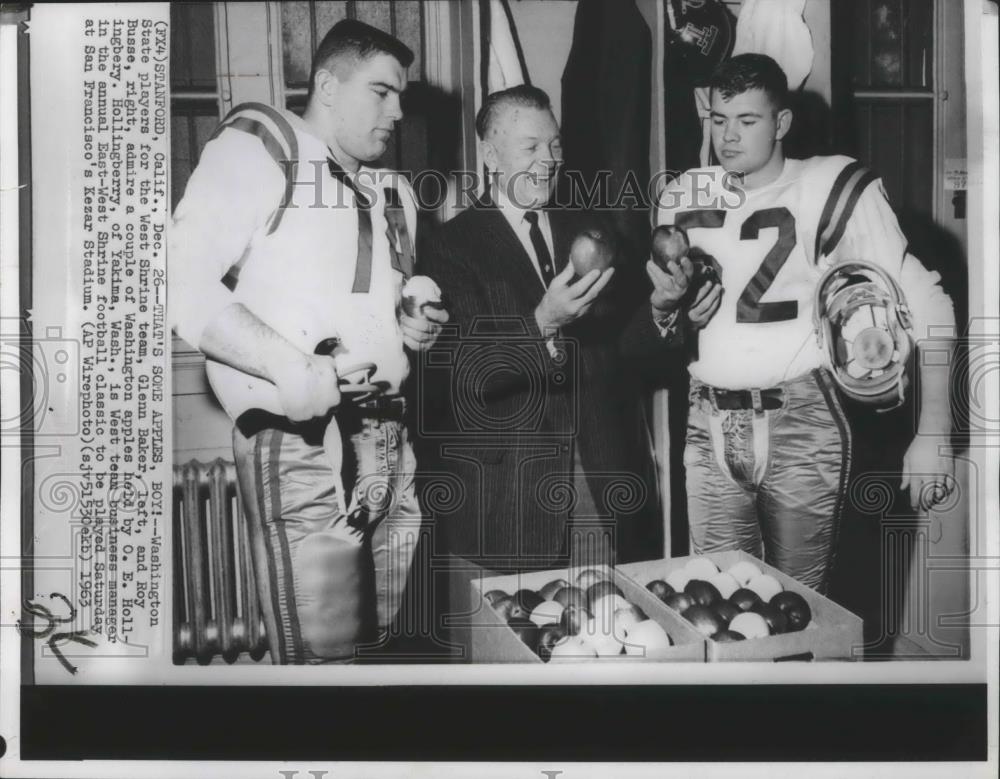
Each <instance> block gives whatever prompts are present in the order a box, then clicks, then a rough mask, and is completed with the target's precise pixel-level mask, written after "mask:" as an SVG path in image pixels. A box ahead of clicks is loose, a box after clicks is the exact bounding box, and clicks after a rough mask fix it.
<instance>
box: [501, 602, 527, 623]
mask: <svg viewBox="0 0 1000 779" xmlns="http://www.w3.org/2000/svg"><path fill="white" fill-rule="evenodd" d="M510 604H511V605H510V612H509V615H508V617H507V621H508V622H510V620H512V619H514V618H515V617H518V618H520V619H527V620H530V619H531V611H532V610H531V609H527V608H525V607H524V604H523V603H519V602H518V601H517V600H516V599H515V598H511V599H510Z"/></svg>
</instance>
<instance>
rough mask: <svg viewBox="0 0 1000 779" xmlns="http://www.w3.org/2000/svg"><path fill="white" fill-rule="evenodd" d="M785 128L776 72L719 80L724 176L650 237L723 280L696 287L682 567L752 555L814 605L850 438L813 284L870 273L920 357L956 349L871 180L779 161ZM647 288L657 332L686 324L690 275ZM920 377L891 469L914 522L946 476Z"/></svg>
mask: <svg viewBox="0 0 1000 779" xmlns="http://www.w3.org/2000/svg"><path fill="white" fill-rule="evenodd" d="M791 123H792V114H791V111H790V110H789V108H788V85H787V81H786V78H785V74H784V73H783V71H782V70H781V68H780V67H779V66H778V65H777V63H775V62H774V60H772V59H771V58H770V57H767V56H764V55H760V54H743V55H739V56H736V57H733V58H731V59H730V60H728V61H727V62H725V63H724V64H723V65H722V66H720V68H719V69H718V70H717V71H716V73H715V74H714V76H713V78H712V80H711V124H712V145H713V149H714V151H715V155H716V157H717V158H718V160H719V161H720V165H718V166H714V167H709V168H703V169H698V170H691V171H688V172H687V173H685V174H684V175H683V176H681V177H679V178H678V179H676V180H675V181H674V182H673V183H672V184H671V185H669V186H668V187H667V188H666V189H664V191H663V192H662V193H661V196H660V198H659V201H658V204H657V205H658V208H657V224H658V225H674V226H676V227H679V228H681V229H682V230H684V231H685V232H686V234H687V238H688V241H689V242H690V246H691V249H692V252H691V254H692V257H693V256H695V250H696V249H697V250H698V252H697V255H698V256H699V257H701V258H703V259H704V261H706V262H708V263H709V264H711V265H712V266H713V267H714V270H715V272H716V274H717V277H718V279H719V280H720V281H719V282H716V281H715V280H714V279H715V277H716V276H715V274H707V275H706V276H704V278H708V279H709V280H708V281H705V282H704V283H703V284H702V288H701V289H699V290H698V293H697V295H696V296H695V301H694V303H693V304H690V305H691V307H690V312H689V314H688V316H689V318H690V319H691V322H692V324H693V325H694V327H695V328H696V329H697V330H698V339H697V354H696V356H695V357H694V358H693V361H692V363H691V365H690V372H691V391H690V416H689V423H688V430H687V446H686V449H685V454H684V463H685V466H686V468H687V491H688V516H689V520H690V528H691V537H692V545H693V551H694V552H697V553H702V552H706V551H712V550H722V549H734V548H739V549H743V550H745V551H747V552H749V553H751V554H754V555H757V556H761V553H762V552H763V556H764V559H765V560H767V561H768V562H769V563H771V564H773V565H775V566H776V567H777V568H779V569H780V570H782V571H784V572H785V573H787V574H789V575H791V576H793V577H794V578H796V579H798V580H799V581H801V582H802V583H804V584H806V585H808V586H810V587H813V588H815V589H817V590H819V591H821V592H822V591H824V590H825V588H826V585H827V575H828V572H829V570H830V563H831V558H832V554H833V549H834V542H835V538H836V533H837V527H838V524H839V521H840V517H841V514H842V512H843V509H844V503H845V499H846V497H847V495H846V493H847V486H848V476H849V473H850V465H851V463H850V457H851V438H850V436H851V433H850V429H849V427H848V424H847V419H846V417H845V415H844V412H843V409H842V407H841V403H840V401H839V399H838V395H837V392H835V389H834V386H835V385H834V382H833V381H832V376H831V368H833V369H836V368H837V367H838V366H836V365H834V364H833V362H835V361H832V360H831V359H830V357H829V355H828V354H827V353H825V352H824V350H823V349H822V348H821V347H820V344H819V343H818V341H817V338H816V335H815V333H814V325H813V306H814V295H815V292H816V288H817V284H818V282H819V280H820V278H821V277H822V276H823V273H824V271H825V270H827V269H828V268H829V267H831V266H832V265H837V264H841V263H846V262H851V261H862V262H867V263H871V264H875V265H877V266H878V267H880V268H882V269H883V270H884V271H886V273H887V274H888V276H889V277H890V278H891V279H893V280H894V281H895V282H896V283H897V284H898V285H899V287H900V288H901V290H902V292H903V294H904V296H905V298H906V301H907V302H908V304H909V308H910V310H911V313H912V324H913V339H914V341H916V342H919V341H920V340H921V339H925V338H928V337H929V336H931V335H932V332H931V328H934V333H933V334H934V335H937V334H939V333H940V332H946V333H951V332H953V330H954V314H953V310H952V305H951V300H950V299H949V298H948V296H947V295H946V294H945V293H944V292H943V290H942V289H941V287H940V286H939V284H938V281H939V277H938V275H937V274H936V273H932V272H930V271H928V270H927V269H926V268H924V266H923V265H922V264H921V263H920V262H919V261H918V260H917V259H916V258H915V257H913V255H911V254H909V253H908V251H907V244H906V239H905V238H904V236H903V234H902V232H901V231H900V228H899V225H898V223H897V221H896V217H895V215H894V214H893V211H892V208H891V207H890V205H889V203H888V201H887V199H886V195H885V191H884V189H883V187H882V183H881V181H880V179H879V178H878V177H877V176H876V175H875V174H873V173H872V172H871V171H869V170H867V169H866V168H865V167H864V166H863V165H861V164H860V163H859V162H857V161H856V160H853V159H851V158H849V157H842V156H832V157H813V158H810V159H805V160H795V159H787V158H786V157H785V156H784V153H783V151H782V140H783V139H784V138H785V136H786V135H787V133H788V131H789V128H790V126H791ZM647 272H648V273H649V275H650V277H651V278H652V280H653V283H654V285H655V287H656V291H655V292H654V296H653V307H654V315H655V316H656V317H658V318H660V319H661V320H662V322H660V323H659V324H661V332H665V331H666V329H667V326H668V325H669V324H670V320H671V319H676V318H677V316H678V315H679V314H682V312H681V311H680V309H681V308H682V307H683V306H684V305H685V304H684V303H683V302H682V301H683V300H685V299H686V298H685V294H684V293H685V292H686V289H685V288H686V287H687V286H688V285H689V284H691V282H690V279H691V278H692V264H691V262H690V261H689V260H688V259H687V258H685V259H683V260H682V261H681V262H680V263H678V262H675V261H672V262H671V263H670V265H669V266H668V268H667V271H664V270H661V269H660V268H659V267H657V265H656V264H655V263H653V262H652V261H651V262H650V263H649V264H648V265H647ZM720 283H721V290H720V288H719V287H720ZM720 292H721V294H720ZM950 345H951V344H950V342H949V341H948V340H943V341H942V340H936V341H935V347H936V348H940V349H947V348H950ZM897 357H898V353H897ZM924 362H926V361H920V360H918V363H921V365H920V369H919V370H920V383H921V388H922V391H921V393H920V397H921V401H920V409H919V415H920V416H919V427H918V431H917V435H916V437H915V438H914V440H913V442H912V443H911V444H910V446H909V449H908V451H907V452H906V456H905V458H904V460H903V467H902V487H903V488H904V489H907V488H908V489H909V492H910V497H911V502H912V504H913V507H914V509H917V508H918V507H920V508H928V507H930V505H933V503H934V502H935V501H938V500H940V499H942V497H943V496H944V495H946V494H947V493H948V492H949V491H950V490H951V489H952V488H953V476H952V474H953V463H952V460H951V457H950V455H947V454H945V453H942V445H943V444H946V443H947V442H948V438H949V435H950V431H951V414H950V404H949V377H948V367H947V365H928V364H922V363H924ZM840 367H842V366H840Z"/></svg>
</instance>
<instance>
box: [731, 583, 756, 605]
mask: <svg viewBox="0 0 1000 779" xmlns="http://www.w3.org/2000/svg"><path fill="white" fill-rule="evenodd" d="M729 602H730V603H732V604H733V605H734V606H738V607H739V609H740V611H750V609H752V608H753V607H754V606H756V605H757V604H758V603H760V595H758V594H757V593H756V592H754V591H753V590H748V589H747V588H746V587H741V588H740V589H738V590H737V591H736V592H734V593H733V594H732V596H730V598H729Z"/></svg>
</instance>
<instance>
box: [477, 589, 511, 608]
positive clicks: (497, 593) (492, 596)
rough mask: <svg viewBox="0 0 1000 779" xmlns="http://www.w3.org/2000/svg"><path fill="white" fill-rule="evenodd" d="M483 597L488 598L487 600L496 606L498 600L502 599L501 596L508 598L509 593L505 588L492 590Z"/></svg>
mask: <svg viewBox="0 0 1000 779" xmlns="http://www.w3.org/2000/svg"><path fill="white" fill-rule="evenodd" d="M483 597H484V598H486V600H487V602H488V603H489V604H490V605H491V606H495V605H496V602H497V601H498V600H500V599H501V598H506V597H508V596H507V593H506V592H504V591H503V590H490V591H489V592H488V593H486V594H485V595H484V596H483Z"/></svg>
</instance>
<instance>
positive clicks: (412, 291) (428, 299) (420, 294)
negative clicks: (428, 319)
mask: <svg viewBox="0 0 1000 779" xmlns="http://www.w3.org/2000/svg"><path fill="white" fill-rule="evenodd" d="M400 297H401V299H400V305H401V306H402V308H403V312H404V313H405V314H406V315H407V316H411V317H418V316H423V314H424V306H427V307H429V308H443V307H444V306H443V304H442V302H441V288H440V287H438V285H437V284H436V283H435V282H434V280H433V279H432V278H430V277H428V276H411V277H410V278H409V279H407V281H406V284H404V285H403V289H402V291H401V292H400Z"/></svg>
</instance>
